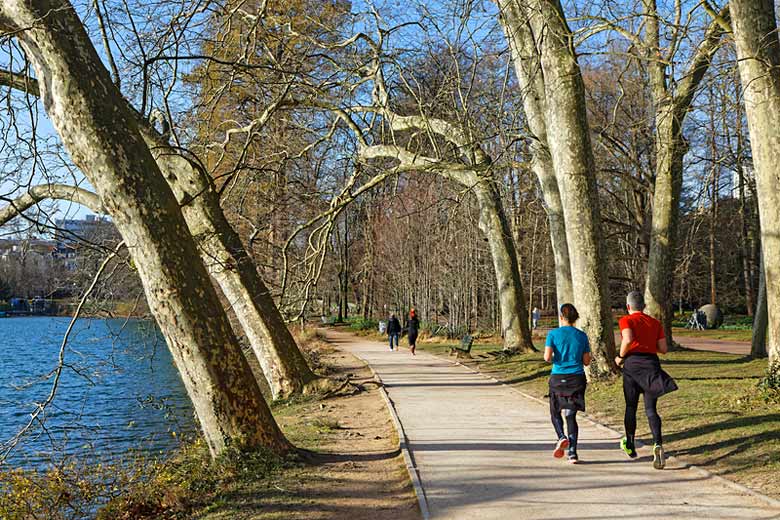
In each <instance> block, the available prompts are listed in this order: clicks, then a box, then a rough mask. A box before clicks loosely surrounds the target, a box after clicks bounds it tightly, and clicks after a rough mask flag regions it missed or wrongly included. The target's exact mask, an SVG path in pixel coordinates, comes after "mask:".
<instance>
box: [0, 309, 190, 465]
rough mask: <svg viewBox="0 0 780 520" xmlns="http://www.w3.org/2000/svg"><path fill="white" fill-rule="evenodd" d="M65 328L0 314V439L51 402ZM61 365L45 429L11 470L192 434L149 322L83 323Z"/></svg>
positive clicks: (183, 399) (175, 379) (158, 447)
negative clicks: (52, 458)
mask: <svg viewBox="0 0 780 520" xmlns="http://www.w3.org/2000/svg"><path fill="white" fill-rule="evenodd" d="M69 322H70V319H69V318H51V317H24V318H21V317H20V318H0V338H1V339H0V348H2V351H1V352H0V443H5V442H6V441H7V440H8V439H10V438H12V437H14V435H16V434H17V433H18V432H19V431H20V429H21V428H22V427H24V426H25V424H27V423H28V422H29V420H30V413H31V412H32V411H33V410H34V409H35V403H38V402H43V401H44V400H45V399H46V397H47V396H48V394H49V391H50V389H51V385H52V378H51V377H49V376H50V374H51V372H52V370H54V369H55V368H56V367H57V359H58V354H59V349H60V345H61V343H62V338H63V335H64V333H65V330H66V329H67V327H68V324H69ZM65 363H66V365H67V366H68V368H66V369H65V370H64V372H63V373H62V378H61V381H60V385H59V390H58V391H57V394H56V397H55V400H54V402H53V403H52V404H51V406H50V407H48V408H47V411H46V414H45V422H44V426H45V428H42V427H41V426H40V425H37V424H36V425H35V427H34V428H33V429H32V431H31V433H30V434H28V435H26V436H25V437H24V439H23V442H22V443H21V444H20V445H19V447H18V448H17V449H16V450H15V451H14V452H13V453H12V455H11V456H10V457H9V459H8V461H7V462H9V464H11V465H21V466H28V467H29V466H37V465H39V464H42V463H44V462H46V461H47V460H48V459H49V458H50V456H51V455H52V454H53V455H55V456H57V457H60V456H62V455H76V456H84V457H90V458H95V457H97V458H113V457H117V456H121V455H122V454H124V453H127V452H128V451H130V450H133V451H143V452H158V451H166V450H168V449H170V448H172V447H174V446H176V445H178V443H179V439H180V438H181V437H182V434H184V435H187V434H190V433H192V432H193V431H194V428H195V425H194V418H193V414H192V408H191V405H190V403H189V400H188V399H187V395H186V393H185V390H184V386H183V384H182V382H181V379H180V378H179V375H178V373H177V371H176V368H175V367H174V366H173V361H172V359H171V356H170V354H169V352H168V350H167V348H166V346H165V342H164V340H163V339H162V337H161V336H160V334H159V331H158V330H157V328H156V327H155V326H154V325H153V324H152V323H150V322H145V321H129V322H127V321H125V320H96V319H94V320H93V319H89V320H80V321H79V322H77V324H76V326H75V328H74V330H73V332H72V334H71V337H70V340H69V342H68V346H67V348H66V351H65ZM174 432H175V435H174Z"/></svg>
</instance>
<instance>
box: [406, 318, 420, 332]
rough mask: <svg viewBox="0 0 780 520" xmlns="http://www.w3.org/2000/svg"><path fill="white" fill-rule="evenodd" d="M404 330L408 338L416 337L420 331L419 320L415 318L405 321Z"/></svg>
mask: <svg viewBox="0 0 780 520" xmlns="http://www.w3.org/2000/svg"><path fill="white" fill-rule="evenodd" d="M406 330H407V331H408V332H409V335H410V336H411V335H415V336H417V333H418V332H419V331H420V320H419V319H418V318H417V316H415V317H414V318H411V319H409V320H407V321H406Z"/></svg>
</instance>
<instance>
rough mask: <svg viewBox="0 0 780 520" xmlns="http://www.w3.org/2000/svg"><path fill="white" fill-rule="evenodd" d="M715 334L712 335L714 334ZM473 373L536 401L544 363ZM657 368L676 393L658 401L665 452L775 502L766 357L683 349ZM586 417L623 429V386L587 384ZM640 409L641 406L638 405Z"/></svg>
mask: <svg viewBox="0 0 780 520" xmlns="http://www.w3.org/2000/svg"><path fill="white" fill-rule="evenodd" d="M714 332H717V331H714ZM451 344H452V343H451V342H450V344H444V343H433V344H429V343H421V344H419V345H418V348H420V349H421V350H425V351H428V352H431V353H433V354H439V355H446V352H447V350H448V348H449V346H450V345H451ZM499 349H500V346H499V345H497V344H492V345H491V344H481V345H475V346H474V348H473V350H472V353H473V355H475V356H476V355H478V354H479V353H481V352H486V351H491V350H499ZM470 363H471V364H472V366H473V367H474V368H478V369H479V370H481V371H483V372H486V373H490V374H491V375H493V376H494V377H496V378H498V379H501V380H503V381H505V382H507V383H510V384H513V385H516V386H518V387H519V388H521V389H522V390H524V391H525V392H527V393H529V394H531V395H535V396H537V397H543V396H544V395H545V394H546V393H547V380H548V376H549V374H550V365H549V364H547V363H545V362H544V360H543V359H542V357H541V353H532V354H522V355H516V356H510V357H497V358H495V359H480V358H479V357H476V359H475V360H474V361H472V362H470ZM662 363H663V366H664V369H665V370H667V371H668V372H669V373H670V374H671V375H672V376H673V377H674V378H675V379H676V380H677V383H678V385H679V386H680V389H679V390H678V391H677V392H674V393H672V394H669V395H667V396H664V397H663V398H661V400H660V401H659V412H660V414H661V416H662V418H663V421H664V424H663V428H664V435H665V441H664V443H665V445H666V447H667V450H669V451H670V452H671V453H672V454H676V455H679V456H681V457H682V458H683V459H685V460H687V461H689V462H691V463H693V464H696V465H699V466H701V467H705V468H707V469H709V470H710V471H712V472H713V473H716V474H720V475H723V476H726V477H728V478H730V479H732V480H735V481H737V482H740V483H742V484H744V485H746V486H749V487H751V488H753V489H756V490H758V491H761V492H763V493H765V494H768V495H770V496H773V497H775V498H778V497H780V482H779V481H778V480H777V478H776V475H777V474H778V471H780V392H778V391H777V390H772V389H767V388H762V387H760V386H759V382H760V381H761V380H762V378H763V377H764V376H765V374H766V370H767V362H766V360H751V359H748V358H745V357H742V356H738V355H732V354H722V353H715V352H706V351H694V350H682V351H678V352H672V353H670V354H668V355H666V356H664V357H663V359H662ZM587 406H588V414H589V415H591V416H593V417H594V418H595V419H597V420H598V421H600V422H602V423H604V424H607V425H609V426H612V427H613V428H615V429H617V430H622V428H623V426H622V423H623V411H624V407H623V394H622V382H621V381H620V380H619V379H617V380H614V381H611V382H601V383H593V384H591V385H589V387H588V393H587ZM640 409H641V406H640ZM641 414H642V412H641V410H640V417H639V420H638V423H639V429H638V432H637V435H638V436H639V437H640V438H643V439H644V440H645V441H647V442H648V443H650V442H651V438H650V437H649V429H648V427H647V423H646V421H645V420H643V418H642V417H641Z"/></svg>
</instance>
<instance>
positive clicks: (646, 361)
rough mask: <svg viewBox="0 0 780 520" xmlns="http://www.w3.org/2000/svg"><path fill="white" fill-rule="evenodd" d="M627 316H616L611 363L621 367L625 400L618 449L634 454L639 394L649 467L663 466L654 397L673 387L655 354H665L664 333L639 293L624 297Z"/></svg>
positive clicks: (634, 455)
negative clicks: (649, 438) (649, 443)
mask: <svg viewBox="0 0 780 520" xmlns="http://www.w3.org/2000/svg"><path fill="white" fill-rule="evenodd" d="M626 308H627V309H628V315H626V316H623V317H622V318H620V321H619V322H618V323H619V325H620V334H621V336H622V338H623V339H622V342H621V343H620V354H619V355H618V356H617V357H616V358H615V363H616V364H617V365H618V366H621V367H623V397H624V398H625V400H626V413H625V416H624V426H625V428H626V436H625V437H623V439H622V440H621V441H620V447H621V449H622V450H623V451H624V452H626V455H628V456H629V457H631V458H632V459H633V458H635V457H636V456H637V453H636V445H635V442H634V435H635V434H636V411H637V407H638V405H639V394H642V395H643V398H644V404H645V413H646V414H647V422H648V423H650V431H651V432H652V433H653V467H654V468H655V469H664V466H666V455H665V453H664V447H663V435H662V433H661V416H660V415H658V408H657V407H658V398H659V397H661V396H662V395H664V394H667V393H669V392H674V391H675V390H677V383H675V381H674V379H672V377H671V376H670V375H669V374H667V373H666V372H664V370H663V369H661V362H660V360H659V359H658V354H659V353H660V354H666V352H667V350H669V349H668V346H667V344H666V335H665V334H664V328H663V325H662V324H661V322H660V321H658V320H657V319H655V318H653V317H651V316H648V315H647V314H645V313H644V312H643V311H644V309H645V299H644V296H643V295H642V293H641V292H639V291H634V292H631V293H629V294H628V296H627V297H626Z"/></svg>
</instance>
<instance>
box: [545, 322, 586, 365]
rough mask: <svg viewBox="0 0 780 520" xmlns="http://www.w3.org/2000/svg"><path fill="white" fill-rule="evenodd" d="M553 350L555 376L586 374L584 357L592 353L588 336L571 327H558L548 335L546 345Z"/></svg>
mask: <svg viewBox="0 0 780 520" xmlns="http://www.w3.org/2000/svg"><path fill="white" fill-rule="evenodd" d="M544 345H545V346H546V347H550V348H551V349H552V350H553V368H552V373H553V374H584V373H585V366H584V365H583V364H582V355H583V354H584V353H585V352H590V343H588V336H587V335H586V334H585V333H584V332H582V331H581V330H580V329H578V328H576V327H571V326H568V325H567V326H565V327H558V328H557V329H553V330H551V331H550V332H548V333H547V342H546V343H545V344H544Z"/></svg>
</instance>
